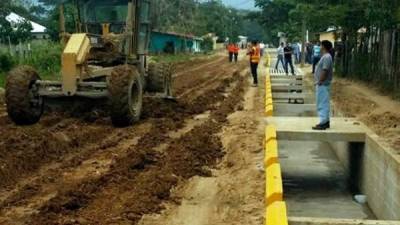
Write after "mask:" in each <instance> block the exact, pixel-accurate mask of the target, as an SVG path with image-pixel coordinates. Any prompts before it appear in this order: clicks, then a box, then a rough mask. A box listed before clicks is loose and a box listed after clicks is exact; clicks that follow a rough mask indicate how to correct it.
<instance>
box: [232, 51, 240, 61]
mask: <svg viewBox="0 0 400 225" xmlns="http://www.w3.org/2000/svg"><path fill="white" fill-rule="evenodd" d="M233 56H234V58H235V62H237V61H238V56H239V53H235V54H234V55H233Z"/></svg>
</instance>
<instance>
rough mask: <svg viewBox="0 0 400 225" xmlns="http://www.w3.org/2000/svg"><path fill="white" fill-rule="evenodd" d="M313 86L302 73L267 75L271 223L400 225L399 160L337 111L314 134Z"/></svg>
mask: <svg viewBox="0 0 400 225" xmlns="http://www.w3.org/2000/svg"><path fill="white" fill-rule="evenodd" d="M268 61H269V62H270V61H271V60H268ZM273 65H274V64H273ZM268 66H269V65H268ZM298 74H301V71H300V70H298ZM307 83H308V82H307V79H306V77H305V76H302V75H298V76H286V75H285V74H282V73H280V72H279V71H276V70H274V69H270V70H269V71H268V74H267V79H266V90H267V91H266V116H267V118H266V124H267V126H266V138H265V167H266V179H267V180H266V224H267V225H286V224H290V225H359V224H365V225H372V224H374V225H394V224H396V225H400V157H399V156H398V155H396V154H394V153H393V152H394V151H393V150H392V149H390V148H388V147H386V146H385V145H384V144H383V143H381V142H380V141H379V137H378V136H377V135H376V134H374V133H373V132H372V131H371V130H370V129H368V127H366V126H365V125H364V124H362V123H361V122H359V121H357V120H356V119H354V118H343V117H340V113H337V112H335V113H334V117H333V118H332V121H331V126H332V128H331V129H329V130H327V131H313V130H312V129H311V127H312V126H313V125H315V124H316V123H317V122H318V118H317V117H316V112H315V111H316V110H315V109H316V106H315V97H314V94H313V91H312V90H313V87H312V86H310V85H307ZM309 83H311V82H309Z"/></svg>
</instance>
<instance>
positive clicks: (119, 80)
mask: <svg viewBox="0 0 400 225" xmlns="http://www.w3.org/2000/svg"><path fill="white" fill-rule="evenodd" d="M151 1H152V0H76V7H77V12H78V15H79V19H78V21H77V33H74V34H66V33H64V31H65V29H64V28H63V27H65V26H63V25H62V24H63V23H64V21H63V20H64V19H63V18H64V17H63V15H62V13H61V15H62V16H60V24H61V32H62V37H63V39H65V43H66V44H65V48H64V51H63V53H62V56H61V61H62V69H61V81H45V80H41V79H40V76H39V75H38V73H37V72H36V71H35V69H34V68H31V67H29V66H20V67H17V68H15V69H14V70H12V71H11V72H10V73H9V75H8V78H7V82H6V104H7V111H8V115H9V117H10V118H11V119H12V120H13V121H14V122H15V123H16V124H18V125H30V124H34V123H37V122H38V121H39V120H40V117H41V116H42V113H43V109H44V104H45V102H46V101H47V100H50V99H54V98H71V99H73V98H88V99H104V101H108V103H109V104H108V105H109V111H110V116H111V120H112V123H113V124H114V125H115V126H129V125H131V124H133V123H134V122H136V121H138V120H139V119H140V114H141V110H142V98H143V93H144V92H150V93H162V95H163V96H164V97H167V98H172V93H171V91H172V90H171V87H172V84H171V83H172V68H171V66H170V65H169V64H164V63H159V64H156V63H149V62H148V59H147V55H148V46H149V40H150V35H151V27H150V18H149V17H150V7H151ZM60 11H61V12H62V10H60Z"/></svg>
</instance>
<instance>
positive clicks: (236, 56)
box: [233, 44, 240, 63]
mask: <svg viewBox="0 0 400 225" xmlns="http://www.w3.org/2000/svg"><path fill="white" fill-rule="evenodd" d="M239 50H240V48H239V45H237V44H235V45H234V47H233V56H234V58H235V63H237V61H238V56H239Z"/></svg>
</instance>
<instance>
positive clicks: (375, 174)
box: [331, 133, 400, 220]
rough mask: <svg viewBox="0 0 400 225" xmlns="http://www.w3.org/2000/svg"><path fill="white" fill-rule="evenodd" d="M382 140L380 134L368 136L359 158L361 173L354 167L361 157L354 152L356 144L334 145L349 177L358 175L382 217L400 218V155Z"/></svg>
mask: <svg viewBox="0 0 400 225" xmlns="http://www.w3.org/2000/svg"><path fill="white" fill-rule="evenodd" d="M382 143H383V142H382V141H380V140H379V137H378V136H377V135H375V134H373V133H371V134H369V135H367V138H366V142H365V146H364V149H361V150H358V151H361V154H360V155H359V157H358V160H359V161H360V165H359V166H358V169H359V171H358V172H357V171H354V168H352V167H354V164H357V162H356V161H357V158H354V157H352V154H351V152H352V148H353V147H354V145H353V146H351V144H348V143H331V145H332V148H333V149H334V151H335V153H336V155H337V156H338V158H339V160H340V161H341V162H342V163H343V165H344V166H345V167H346V169H348V171H349V176H352V175H354V174H357V175H358V187H359V189H360V191H361V193H362V194H365V195H367V197H368V205H369V207H370V208H371V210H372V211H373V212H374V214H375V215H376V216H377V217H378V219H381V220H400V178H399V177H400V157H399V155H396V154H395V153H394V150H393V149H391V148H389V147H387V146H384V145H383V144H382ZM353 152H354V149H353ZM356 169H357V168H356ZM352 179H355V178H354V177H352ZM356 180H357V179H356ZM353 181H354V180H353Z"/></svg>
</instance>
